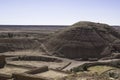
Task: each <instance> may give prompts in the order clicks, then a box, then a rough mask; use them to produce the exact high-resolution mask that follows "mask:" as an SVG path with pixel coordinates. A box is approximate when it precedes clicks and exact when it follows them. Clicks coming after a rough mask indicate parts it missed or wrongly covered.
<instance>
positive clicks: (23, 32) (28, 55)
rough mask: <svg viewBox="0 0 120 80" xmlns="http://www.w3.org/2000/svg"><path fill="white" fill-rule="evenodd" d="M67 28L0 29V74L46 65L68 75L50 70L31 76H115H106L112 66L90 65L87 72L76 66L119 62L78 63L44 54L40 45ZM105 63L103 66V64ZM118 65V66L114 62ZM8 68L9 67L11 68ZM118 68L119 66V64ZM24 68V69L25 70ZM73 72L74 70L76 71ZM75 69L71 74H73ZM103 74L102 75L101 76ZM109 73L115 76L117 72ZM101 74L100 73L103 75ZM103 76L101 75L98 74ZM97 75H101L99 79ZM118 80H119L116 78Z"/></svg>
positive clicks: (91, 79)
mask: <svg viewBox="0 0 120 80" xmlns="http://www.w3.org/2000/svg"><path fill="white" fill-rule="evenodd" d="M66 27H68V26H49V25H47V26H29V25H27V26H22V27H21V26H12V25H11V26H8V25H6V26H5V25H1V26H0V55H4V56H5V57H6V66H5V67H4V68H2V69H0V74H7V75H8V74H9V75H12V74H13V73H24V72H26V71H28V70H32V69H33V68H39V67H41V66H48V67H49V68H50V69H56V70H60V71H64V72H68V73H69V74H68V73H59V72H54V71H51V70H50V71H48V72H44V73H42V74H39V73H38V74H34V75H37V76H43V77H48V78H49V77H50V78H51V77H52V78H55V79H58V80H98V78H99V80H110V78H112V79H113V80H117V79H115V78H116V76H110V78H109V77H108V76H109V75H110V72H108V73H107V72H106V71H109V70H117V71H119V68H118V67H117V68H116V67H115V66H112V67H111V66H108V65H104V66H99V65H98V66H97V65H95V66H93V67H90V68H88V70H87V71H82V70H81V69H79V66H80V65H83V64H85V63H95V62H101V63H102V62H106V63H107V62H108V63H112V62H113V64H114V61H119V59H109V60H108V59H106V60H104V59H103V60H102V59H101V60H98V61H96V60H95V61H94V60H93V61H82V60H80V59H68V58H65V57H57V56H56V55H48V53H49V51H47V49H46V47H45V46H44V44H43V42H45V41H46V40H47V39H49V38H51V37H52V34H56V33H58V32H59V31H61V30H63V29H64V28H66ZM106 63H105V64H106ZM116 64H118V65H119V63H116ZM11 65H12V66H11ZM119 66H120V65H119ZM27 67H28V68H27ZM74 68H75V69H74ZM76 69H77V70H76ZM74 70H75V71H74ZM105 72H106V74H105ZM114 72H115V71H113V73H111V74H115V75H117V76H118V77H119V76H120V75H119V74H120V73H114ZM103 73H104V74H103ZM102 74H103V75H102ZM101 76H104V77H102V78H103V79H102V78H101ZM118 80H119V79H118Z"/></svg>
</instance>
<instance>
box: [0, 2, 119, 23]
mask: <svg viewBox="0 0 120 80" xmlns="http://www.w3.org/2000/svg"><path fill="white" fill-rule="evenodd" d="M119 7H120V0H0V25H71V24H73V23H75V22H78V21H92V22H99V23H106V24H109V25H120V16H119V14H120V10H119Z"/></svg>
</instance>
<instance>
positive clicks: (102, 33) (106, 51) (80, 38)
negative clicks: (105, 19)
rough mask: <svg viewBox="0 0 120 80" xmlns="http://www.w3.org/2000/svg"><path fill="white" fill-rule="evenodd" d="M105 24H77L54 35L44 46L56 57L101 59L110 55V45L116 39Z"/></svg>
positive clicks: (84, 22)
mask: <svg viewBox="0 0 120 80" xmlns="http://www.w3.org/2000/svg"><path fill="white" fill-rule="evenodd" d="M112 32H114V31H113V28H112V27H111V26H109V25H107V24H101V23H94V22H86V21H82V22H78V23H75V24H73V25H72V26H70V27H68V28H66V29H64V30H62V31H60V32H58V33H56V34H54V35H53V37H52V38H50V39H48V40H47V42H46V43H44V44H45V47H46V48H47V50H48V51H49V52H50V53H51V54H53V55H56V56H61V57H66V58H72V59H75V58H82V59H88V58H102V57H105V56H108V55H110V54H111V50H112V43H113V42H114V41H115V40H117V39H118V38H117V37H115V36H114V35H113V34H112Z"/></svg>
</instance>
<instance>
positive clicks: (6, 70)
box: [0, 66, 28, 75]
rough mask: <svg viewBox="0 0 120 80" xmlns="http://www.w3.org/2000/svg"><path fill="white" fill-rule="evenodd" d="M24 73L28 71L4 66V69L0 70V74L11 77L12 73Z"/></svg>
mask: <svg viewBox="0 0 120 80" xmlns="http://www.w3.org/2000/svg"><path fill="white" fill-rule="evenodd" d="M26 71H28V69H24V68H17V67H11V66H5V67H4V68H2V69H0V73H1V74H7V75H11V74H12V73H23V72H26Z"/></svg>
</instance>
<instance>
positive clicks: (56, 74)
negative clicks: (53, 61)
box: [35, 70, 68, 78]
mask: <svg viewBox="0 0 120 80" xmlns="http://www.w3.org/2000/svg"><path fill="white" fill-rule="evenodd" d="M35 75H36V76H42V77H48V78H62V77H65V76H68V74H65V73H60V72H56V71H52V70H49V71H46V72H43V73H39V74H35Z"/></svg>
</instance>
